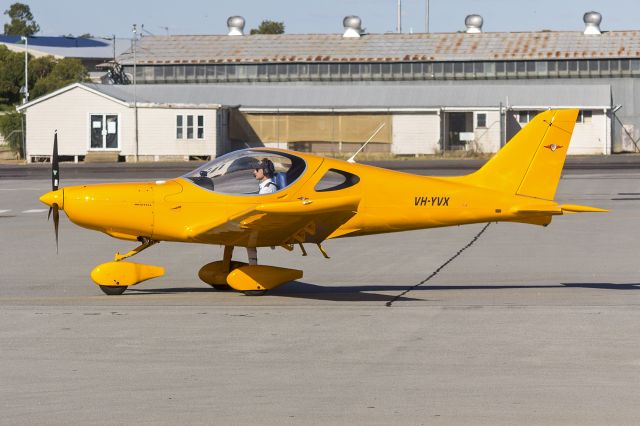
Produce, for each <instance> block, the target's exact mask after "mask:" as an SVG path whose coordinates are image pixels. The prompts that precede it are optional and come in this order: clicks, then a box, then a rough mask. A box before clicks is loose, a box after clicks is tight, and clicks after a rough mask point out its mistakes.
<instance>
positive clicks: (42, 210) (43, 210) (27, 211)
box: [22, 209, 49, 213]
mask: <svg viewBox="0 0 640 426" xmlns="http://www.w3.org/2000/svg"><path fill="white" fill-rule="evenodd" d="M48 210H49V209H31V210H23V211H22V213H43V212H46V211H48Z"/></svg>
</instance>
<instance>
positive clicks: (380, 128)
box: [347, 123, 385, 163]
mask: <svg viewBox="0 0 640 426" xmlns="http://www.w3.org/2000/svg"><path fill="white" fill-rule="evenodd" d="M384 125H385V123H382V124H381V125H380V126H379V127H378V128H377V129H376V131H375V132H373V134H372V135H371V137H370V138H369V139H367V141H366V142H365V143H364V144H363V145H362V146H361V147H360V149H359V150H357V151H356V153H355V154H353V155H352V156H351V158H349V159H348V160H347V162H348V163H355V162H356V155H358V154H359V153H360V151H362V150H363V149H364V147H365V146H367V144H368V143H369V142H371V139H373V138H374V137H375V136H376V135H377V134H378V132H379V131H380V130H382V128H383V127H384Z"/></svg>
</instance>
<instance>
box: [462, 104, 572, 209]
mask: <svg viewBox="0 0 640 426" xmlns="http://www.w3.org/2000/svg"><path fill="white" fill-rule="evenodd" d="M577 116H578V110H577V109H566V110H549V111H544V112H542V113H540V114H538V115H536V116H535V117H534V118H533V120H531V121H530V122H529V124H527V125H526V126H525V127H524V128H522V129H521V130H520V131H519V132H518V133H517V134H516V135H515V136H514V137H513V138H512V139H511V140H510V141H509V143H508V144H507V145H505V146H504V147H503V148H502V149H501V150H500V151H498V153H497V154H496V155H495V156H494V157H493V158H491V160H489V161H488V162H487V163H486V164H485V165H484V166H483V167H482V168H481V169H480V170H478V171H477V172H475V173H472V174H470V175H468V176H465V178H464V180H465V181H466V182H467V183H469V184H472V185H478V186H483V187H486V188H491V189H494V190H496V191H500V192H506V193H509V194H516V195H523V196H527V197H533V198H540V199H543V200H553V197H554V196H555V193H556V189H557V187H558V181H559V180H560V174H561V173H562V166H563V165H564V160H565V157H566V155H567V150H568V149H569V141H570V140H571V134H572V133H573V127H574V125H575V122H576V117H577Z"/></svg>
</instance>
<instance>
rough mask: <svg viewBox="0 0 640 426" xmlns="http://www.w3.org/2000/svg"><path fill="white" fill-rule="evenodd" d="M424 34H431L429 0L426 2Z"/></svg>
mask: <svg viewBox="0 0 640 426" xmlns="http://www.w3.org/2000/svg"><path fill="white" fill-rule="evenodd" d="M425 3H426V4H425V12H424V32H425V33H429V0H425Z"/></svg>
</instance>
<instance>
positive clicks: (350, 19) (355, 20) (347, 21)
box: [342, 15, 362, 38]
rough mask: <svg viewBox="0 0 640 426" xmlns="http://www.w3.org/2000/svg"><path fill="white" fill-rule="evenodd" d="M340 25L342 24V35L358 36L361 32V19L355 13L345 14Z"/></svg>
mask: <svg viewBox="0 0 640 426" xmlns="http://www.w3.org/2000/svg"><path fill="white" fill-rule="evenodd" d="M342 25H343V26H344V34H342V37H345V38H349V37H360V34H362V20H361V19H360V18H359V17H357V16H355V15H350V16H345V17H344V19H343V20H342Z"/></svg>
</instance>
